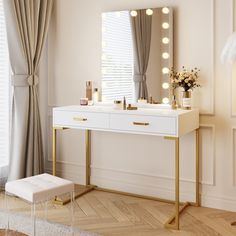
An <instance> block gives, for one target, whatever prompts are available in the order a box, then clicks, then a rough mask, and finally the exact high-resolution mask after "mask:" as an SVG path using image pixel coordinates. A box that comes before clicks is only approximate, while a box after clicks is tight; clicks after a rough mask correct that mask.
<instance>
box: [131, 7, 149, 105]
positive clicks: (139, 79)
mask: <svg viewBox="0 0 236 236" xmlns="http://www.w3.org/2000/svg"><path fill="white" fill-rule="evenodd" d="M130 19H131V29H132V37H133V48H134V75H133V81H134V85H135V100H136V101H137V100H138V99H139V98H145V99H148V91H147V83H146V79H147V78H146V71H147V67H148V61H149V54H150V45H151V33H152V32H151V31H152V15H147V14H146V10H145V9H143V10H137V16H130Z"/></svg>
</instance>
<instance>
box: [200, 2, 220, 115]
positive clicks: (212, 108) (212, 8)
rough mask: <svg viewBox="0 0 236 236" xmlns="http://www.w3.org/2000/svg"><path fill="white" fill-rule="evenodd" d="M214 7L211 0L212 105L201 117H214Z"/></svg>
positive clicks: (214, 3)
mask: <svg viewBox="0 0 236 236" xmlns="http://www.w3.org/2000/svg"><path fill="white" fill-rule="evenodd" d="M215 6H216V0H211V28H212V32H211V42H212V44H211V51H212V53H211V73H212V76H211V83H212V95H211V101H212V105H211V109H210V110H209V112H200V115H202V116H215V97H216V95H215V74H216V73H215V70H216V69H215V68H216V65H215V29H216V27H215V26H216V19H215V15H216V11H215V8H216V7H215Z"/></svg>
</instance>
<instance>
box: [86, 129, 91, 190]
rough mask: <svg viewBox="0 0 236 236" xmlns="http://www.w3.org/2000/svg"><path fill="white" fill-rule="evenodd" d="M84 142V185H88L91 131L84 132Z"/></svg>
mask: <svg viewBox="0 0 236 236" xmlns="http://www.w3.org/2000/svg"><path fill="white" fill-rule="evenodd" d="M85 142H86V185H87V186H88V185H90V176H91V169H90V165H91V131H90V130H86V131H85Z"/></svg>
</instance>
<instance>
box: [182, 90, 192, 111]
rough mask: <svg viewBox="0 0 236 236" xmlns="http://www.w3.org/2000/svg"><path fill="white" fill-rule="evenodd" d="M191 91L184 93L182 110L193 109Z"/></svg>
mask: <svg viewBox="0 0 236 236" xmlns="http://www.w3.org/2000/svg"><path fill="white" fill-rule="evenodd" d="M191 102H192V101H191V91H183V96H182V108H183V109H185V110H190V109H191Z"/></svg>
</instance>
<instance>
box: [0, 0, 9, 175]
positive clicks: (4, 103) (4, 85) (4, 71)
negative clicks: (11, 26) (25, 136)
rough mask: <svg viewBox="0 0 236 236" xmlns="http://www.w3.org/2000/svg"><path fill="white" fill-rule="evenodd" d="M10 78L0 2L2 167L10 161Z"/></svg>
mask: <svg viewBox="0 0 236 236" xmlns="http://www.w3.org/2000/svg"><path fill="white" fill-rule="evenodd" d="M9 76H10V65H9V57H8V47H7V37H6V24H5V18H4V11H3V0H0V167H3V166H6V165H7V164H8V159H9V126H10V121H9V118H10V115H9V113H10V83H9ZM0 174H1V173H0ZM0 177H1V176H0Z"/></svg>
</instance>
